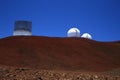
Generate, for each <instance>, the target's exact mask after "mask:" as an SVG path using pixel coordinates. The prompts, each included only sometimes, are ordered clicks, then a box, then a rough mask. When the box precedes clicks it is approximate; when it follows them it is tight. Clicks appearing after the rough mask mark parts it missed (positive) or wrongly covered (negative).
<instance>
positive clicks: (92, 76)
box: [0, 67, 120, 80]
mask: <svg viewBox="0 0 120 80" xmlns="http://www.w3.org/2000/svg"><path fill="white" fill-rule="evenodd" d="M0 80H120V73H119V74H114V75H113V74H112V73H111V74H106V73H96V72H84V71H53V70H38V69H30V68H18V67H0Z"/></svg>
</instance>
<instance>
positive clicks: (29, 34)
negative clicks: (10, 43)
mask: <svg viewBox="0 0 120 80" xmlns="http://www.w3.org/2000/svg"><path fill="white" fill-rule="evenodd" d="M31 35H32V33H31V32H29V31H24V30H16V31H14V32H13V36H31Z"/></svg>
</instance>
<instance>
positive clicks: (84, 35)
mask: <svg viewBox="0 0 120 80" xmlns="http://www.w3.org/2000/svg"><path fill="white" fill-rule="evenodd" d="M81 37H82V38H87V39H92V36H91V35H90V34H89V33H84V34H83V35H82V36H81Z"/></svg>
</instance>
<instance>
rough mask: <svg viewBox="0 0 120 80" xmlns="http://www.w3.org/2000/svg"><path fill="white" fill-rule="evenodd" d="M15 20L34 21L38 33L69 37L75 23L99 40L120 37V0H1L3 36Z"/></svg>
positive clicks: (7, 32) (35, 31) (10, 33)
mask: <svg viewBox="0 0 120 80" xmlns="http://www.w3.org/2000/svg"><path fill="white" fill-rule="evenodd" d="M16 20H29V21H32V27H33V28H32V33H33V35H38V36H50V37H66V35H67V31H68V29H69V28H71V27H73V26H75V27H77V28H78V29H80V31H81V35H82V34H83V33H85V32H88V33H90V34H91V35H92V37H93V39H94V40H97V41H114V40H120V0H0V38H4V37H7V36H11V35H12V34H13V29H14V22H15V21H16Z"/></svg>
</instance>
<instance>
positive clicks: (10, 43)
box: [0, 36, 120, 71]
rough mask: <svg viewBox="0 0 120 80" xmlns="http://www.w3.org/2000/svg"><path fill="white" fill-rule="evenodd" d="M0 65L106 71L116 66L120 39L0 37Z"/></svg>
mask: <svg viewBox="0 0 120 80" xmlns="http://www.w3.org/2000/svg"><path fill="white" fill-rule="evenodd" d="M0 65H5V66H17V67H30V68H37V69H46V70H83V71H84V70H85V71H108V70H112V69H117V68H120V43H119V42H97V41H93V40H89V39H84V38H51V37H37V36H26V37H25V36H13V37H7V38H3V39H0Z"/></svg>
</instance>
